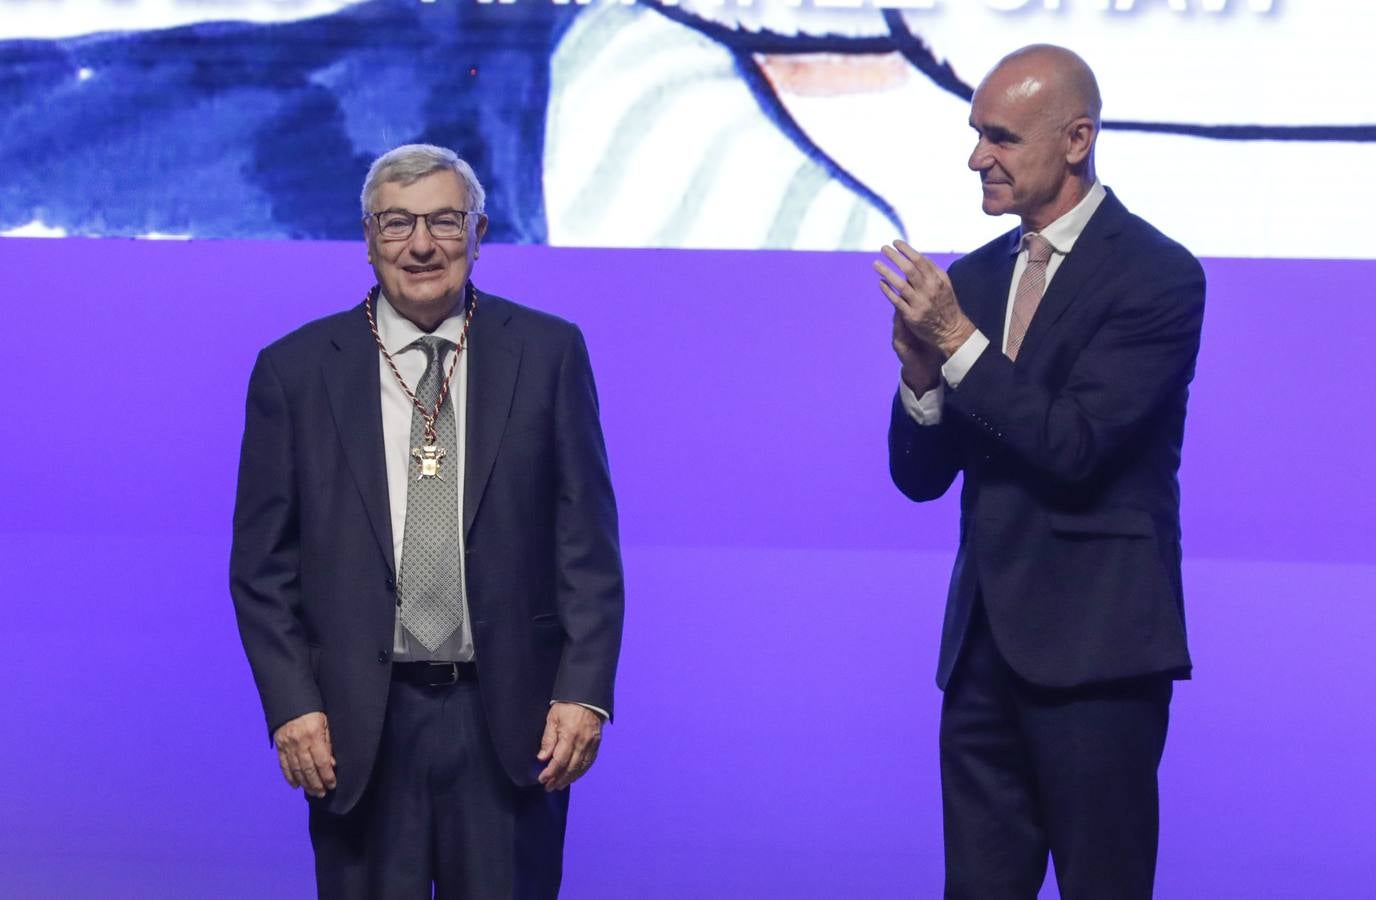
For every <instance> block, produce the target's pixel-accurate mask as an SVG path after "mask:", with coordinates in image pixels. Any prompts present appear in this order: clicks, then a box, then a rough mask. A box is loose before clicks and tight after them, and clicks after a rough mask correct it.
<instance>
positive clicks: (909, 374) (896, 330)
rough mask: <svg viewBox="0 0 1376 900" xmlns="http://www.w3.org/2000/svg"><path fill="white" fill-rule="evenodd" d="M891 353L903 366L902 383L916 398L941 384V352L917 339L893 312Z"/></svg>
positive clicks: (895, 312) (901, 318)
mask: <svg viewBox="0 0 1376 900" xmlns="http://www.w3.org/2000/svg"><path fill="white" fill-rule="evenodd" d="M893 351H894V352H895V353H897V354H898V361H899V362H901V363H902V364H903V383H904V384H906V385H907V386H908V388H909V389H910V390H911V391H912V392H913V393H914V394H916V395H917V396H919V397H921V396H922V395H923V394H925V393H927V392H928V391H930V390H931V389H932V388H934V387H936V386H937V385H938V384H940V383H941V364H942V363H943V362H945V360H944V359H943V358H942V356H941V351H940V350H938V349H937V348H936V347H933V346H932V345H931V344H929V343H927V342H926V341H924V340H922V339H921V338H919V337H918V336H917V335H915V334H913V333H912V332H911V331H909V330H908V326H907V325H905V324H903V317H902V316H900V315H899V314H898V311H897V310H894V314H893Z"/></svg>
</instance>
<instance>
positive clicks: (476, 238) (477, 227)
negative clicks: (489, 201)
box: [473, 213, 487, 259]
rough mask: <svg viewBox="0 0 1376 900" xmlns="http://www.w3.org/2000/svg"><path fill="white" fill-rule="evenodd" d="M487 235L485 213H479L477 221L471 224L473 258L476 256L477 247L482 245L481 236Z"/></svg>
mask: <svg viewBox="0 0 1376 900" xmlns="http://www.w3.org/2000/svg"><path fill="white" fill-rule="evenodd" d="M486 236H487V213H479V214H478V221H477V222H475V223H474V225H473V258H474V259H477V258H478V248H479V247H481V246H482V243H483V238H484V237H486Z"/></svg>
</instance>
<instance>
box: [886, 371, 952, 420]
mask: <svg viewBox="0 0 1376 900" xmlns="http://www.w3.org/2000/svg"><path fill="white" fill-rule="evenodd" d="M945 396H946V387H945V385H943V384H942V383H941V382H939V381H938V382H937V385H936V387H934V388H932V389H931V390H930V391H927V392H926V393H925V394H923V395H922V396H921V397H919V396H917V392H916V391H914V390H913V389H912V388H910V387H908V383H907V382H906V381H904V380H903V379H902V378H900V379H898V397H899V401H900V402H901V403H902V404H903V409H904V410H905V411H906V412H907V413H908V418H910V419H912V420H913V421H914V422H916V423H917V424H919V425H940V424H941V401H942V399H943V398H945Z"/></svg>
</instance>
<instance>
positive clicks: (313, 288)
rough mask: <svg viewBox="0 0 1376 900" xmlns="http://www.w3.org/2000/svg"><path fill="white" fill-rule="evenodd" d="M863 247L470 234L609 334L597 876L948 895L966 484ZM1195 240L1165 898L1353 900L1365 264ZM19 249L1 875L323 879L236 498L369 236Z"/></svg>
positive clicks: (180, 880) (1367, 574)
mask: <svg viewBox="0 0 1376 900" xmlns="http://www.w3.org/2000/svg"><path fill="white" fill-rule="evenodd" d="M1129 201H1131V198H1129ZM869 258H870V257H869V255H868V254H863V253H853V254H848V253H829V254H823V253H746V252H697V251H681V250H638V251H637V250H597V251H594V250H569V249H560V248H551V247H541V246H503V245H493V246H489V247H486V248H484V252H483V255H482V259H481V260H480V263H479V266H478V269H477V281H478V283H479V284H480V285H481V286H482V287H483V288H484V289H486V290H490V291H494V292H497V293H501V294H505V295H508V296H511V297H512V298H514V299H517V300H520V301H523V302H527V303H531V304H534V305H537V306H541V307H543V308H546V309H549V310H552V311H554V312H556V313H559V314H561V315H564V316H567V317H569V318H572V319H573V320H575V321H577V322H578V323H580V324H581V325H582V326H583V328H584V330H585V332H586V334H587V338H588V344H589V348H590V351H591V354H592V359H593V363H594V366H595V369H596V372H597V375H598V383H599V389H600V394H601V399H602V409H603V417H604V423H605V427H606V432H607V441H608V447H609V452H610V456H611V464H612V468H613V474H614V477H615V482H616V487H617V492H618V497H619V501H620V506H621V510H622V515H623V534H624V542H625V552H626V569H627V588H628V609H627V632H626V645H625V647H626V649H625V655H624V661H623V670H622V676H621V679H620V696H619V707H618V708H619V716H618V721H617V723H616V724H614V725H612V726H611V727H610V728H609V729H608V733H607V738H606V742H605V745H604V752H603V754H602V757H601V760H600V762H599V764H598V767H597V769H596V770H595V771H594V772H593V773H592V775H591V776H590V777H589V778H588V780H587V782H586V783H584V784H580V785H579V786H578V787H577V788H576V789H575V795H576V797H575V800H574V806H573V814H572V820H571V825H570V834H569V852H568V868H567V872H568V875H567V880H566V883H567V890H566V893H565V896H567V897H569V898H572V900H658V898H666V900H668V898H673V900H677V898H685V900H686V898H713V900H736V898H739V900H756V898H762V897H771V898H772V897H778V898H835V897H864V898H877V900H883V898H895V900H896V898H910V897H930V896H936V895H937V894H938V893H939V889H940V888H939V885H940V878H941V849H940V848H941V835H940V811H939V809H940V808H939V786H938V784H937V765H936V734H935V729H936V722H937V715H938V705H939V694H938V692H937V690H936V688H935V686H934V684H933V672H934V668H935V650H936V641H937V633H938V629H939V624H940V620H941V604H942V599H943V595H944V592H945V580H946V576H947V573H948V571H949V566H950V562H951V557H952V554H953V550H954V547H955V540H956V509H955V507H954V503H953V501H952V500H951V499H950V498H947V499H945V500H942V501H940V502H936V503H933V504H928V505H914V504H911V503H908V502H907V501H906V500H904V499H903V498H902V497H901V496H900V495H899V494H898V492H897V491H896V489H894V488H893V487H892V486H891V485H890V484H889V482H888V476H887V468H886V458H885V439H884V434H885V428H886V424H887V416H888V408H889V402H890V399H891V397H892V393H893V391H894V389H895V387H896V384H897V371H896V366H895V363H894V361H893V359H892V352H891V350H890V349H889V327H890V325H889V312H888V307H887V304H886V303H885V301H884V300H883V299H882V298H881V297H880V296H879V295H878V293H877V292H876V290H875V287H874V284H873V275H872V273H871V270H870V268H869ZM944 261H945V259H944V258H943V262H944ZM1205 267H1206V269H1207V272H1208V276H1209V280H1210V297H1209V309H1208V314H1207V321H1206V326H1205V335H1204V346H1203V351H1202V354H1201V358H1200V369H1199V376H1198V378H1197V380H1196V384H1195V388H1194V391H1193V398H1192V407H1191V417H1190V422H1189V427H1188V433H1187V438H1186V446H1185V468H1184V471H1183V472H1182V481H1183V491H1184V530H1185V551H1186V559H1187V562H1186V568H1185V581H1186V593H1187V604H1188V607H1189V614H1190V629H1191V639H1192V644H1193V649H1194V653H1195V659H1196V662H1197V671H1196V680H1194V681H1193V682H1190V683H1187V684H1182V685H1181V686H1180V688H1179V690H1178V691H1177V693H1176V701H1175V704H1174V706H1173V721H1172V734H1171V738H1170V742H1169V745H1168V748H1167V752H1166V758H1165V762H1164V764H1163V769H1162V783H1163V807H1164V809H1163V821H1164V828H1163V833H1162V849H1161V865H1160V885H1161V891H1160V894H1161V896H1162V897H1164V898H1184V900H1195V898H1200V900H1203V898H1208V900H1224V898H1240V900H1241V898H1248V900H1250V898H1256V897H1266V898H1295V900H1300V898H1312V897H1324V898H1335V900H1344V898H1352V900H1357V898H1362V897H1365V896H1367V895H1368V894H1369V891H1370V871H1371V864H1372V859H1373V857H1372V842H1371V838H1370V828H1369V815H1368V811H1369V810H1370V809H1371V808H1372V806H1373V805H1374V804H1376V776H1373V774H1372V769H1371V766H1370V764H1369V761H1370V760H1371V759H1372V758H1374V757H1376V726H1373V725H1372V724H1371V720H1370V716H1368V715H1365V714H1364V710H1366V709H1367V708H1368V707H1369V705H1370V704H1369V698H1368V694H1369V686H1370V685H1371V684H1372V683H1373V681H1376V662H1374V661H1373V655H1372V654H1371V653H1370V651H1369V648H1368V647H1367V643H1368V636H1369V635H1370V634H1371V633H1372V632H1373V629H1374V628H1376V609H1373V606H1372V596H1371V585H1372V583H1373V577H1376V551H1373V550H1372V544H1371V541H1370V539H1369V535H1370V534H1371V533H1372V532H1373V530H1376V521H1374V518H1376V513H1374V512H1373V507H1372V504H1371V502H1370V498H1371V496H1372V495H1373V487H1376V485H1373V476H1372V474H1371V467H1370V466H1369V465H1368V462H1369V460H1368V456H1369V448H1370V446H1371V444H1372V439H1373V426H1372V424H1371V417H1370V416H1369V415H1368V414H1367V413H1366V410H1368V409H1369V407H1370V401H1369V398H1367V397H1366V396H1365V393H1366V391H1367V390H1368V386H1369V385H1370V384H1372V383H1373V380H1374V379H1376V362H1373V360H1372V357H1371V356H1370V354H1369V353H1367V352H1366V348H1365V344H1366V343H1368V336H1369V335H1370V334H1371V333H1372V332H1373V328H1374V327H1376V312H1373V309H1372V306H1371V304H1370V302H1369V299H1370V296H1371V293H1370V284H1371V281H1372V279H1373V277H1376V269H1373V267H1372V264H1371V263H1369V262H1342V261H1297V260H1290V261H1280V260H1269V261H1268V260H1237V259H1208V260H1206V261H1205ZM0 273H3V274H2V275H0V280H2V281H3V288H4V295H5V296H6V297H7V298H9V304H8V319H7V321H8V324H9V326H10V327H9V334H10V336H11V340H10V341H9V342H8V344H7V348H6V351H5V353H4V354H3V357H0V358H2V359H3V373H4V377H5V381H6V383H7V384H8V385H9V390H7V391H6V392H5V393H4V399H3V401H0V421H3V422H4V429H5V431H4V434H5V441H4V443H3V445H0V467H3V471H4V472H5V478H4V482H3V484H4V488H3V492H4V493H3V503H0V577H3V582H4V584H5V585H6V588H5V591H4V597H5V603H4V608H5V611H6V614H7V620H8V622H7V628H6V631H5V634H6V635H7V637H8V638H9V640H8V641H7V644H6V649H7V651H8V654H9V671H10V679H9V681H10V687H9V689H8V690H6V691H4V692H0V718H3V720H4V721H5V722H6V723H8V730H7V732H6V740H5V741H4V742H3V743H0V772H2V773H4V774H3V775H0V884H3V885H4V886H5V890H4V893H6V894H7V895H8V896H16V897H25V898H58V897H72V896H100V897H109V898H122V897H128V898H148V897H192V896H194V897H230V898H238V897H254V898H262V900H267V898H279V897H280V898H298V897H301V896H306V895H308V894H309V892H310V890H311V887H310V885H311V863H310V851H309V847H308V844H307V841H306V832H305V808H304V804H303V803H302V801H301V800H300V798H299V796H296V795H293V793H292V792H291V791H290V790H288V789H287V788H286V787H285V786H283V785H282V784H281V782H280V775H279V774H278V772H277V766H276V761H275V759H274V756H273V754H272V752H271V751H270V749H269V748H268V745H267V740H266V735H265V733H264V728H263V723H262V718H261V713H260V711H259V708H258V704H257V699H256V696H255V695H254V691H253V686H252V683H251V680H250V677H249V672H248V666H247V664H246V663H245V662H244V660H243V657H242V651H241V649H240V647H239V645H238V639H237V635H236V633H235V630H234V623H233V616H232V611H231V607H230V601H229V596H228V589H227V583H226V582H227V577H226V567H227V556H228V546H229V530H230V511H231V504H232V494H233V483H234V474H235V461H236V456H237V451H238V440H239V434H240V429H241V426H242V415H243V414H242V406H243V393H244V388H245V384H246V380H247V376H248V371H249V367H250V365H251V364H252V360H253V356H254V354H255V352H256V351H257V349H258V348H259V347H260V346H262V345H263V344H265V343H267V342H268V341H270V340H272V339H274V338H276V337H278V336H279V335H281V334H282V333H284V332H285V331H287V330H289V329H291V328H293V327H295V326H296V325H298V324H300V323H301V322H303V321H304V320H306V319H308V318H310V317H313V316H316V315H322V314H325V313H329V312H333V311H336V310H339V309H343V308H346V307H349V306H351V305H354V304H357V303H358V302H359V301H360V300H361V298H362V295H363V292H364V291H365V290H366V289H367V287H368V286H369V285H370V283H371V281H370V277H369V276H370V273H369V271H368V269H367V267H366V264H365V262H364V259H363V248H362V245H361V243H358V242H355V243H332V242H282V241H200V242H191V243H160V242H148V241H125V240H99V241H97V240H77V239H69V240H62V241H46V240H33V239H22V238H15V239H9V240H5V241H0ZM360 314H361V313H360ZM479 314H480V315H481V312H480V313H479ZM1047 896H1054V890H1052V889H1048V891H1047Z"/></svg>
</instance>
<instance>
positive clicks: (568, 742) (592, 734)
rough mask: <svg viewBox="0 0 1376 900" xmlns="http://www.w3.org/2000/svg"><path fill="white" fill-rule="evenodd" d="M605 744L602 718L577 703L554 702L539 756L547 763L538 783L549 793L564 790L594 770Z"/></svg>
mask: <svg viewBox="0 0 1376 900" xmlns="http://www.w3.org/2000/svg"><path fill="white" fill-rule="evenodd" d="M601 743H602V717H601V716H599V715H598V714H597V713H595V712H593V711H592V710H590V709H588V708H587V707H586V706H579V705H578V704H577V703H553V704H551V705H550V708H549V714H548V715H546V716H545V734H544V737H542V738H540V752H539V753H538V754H537V755H536V757H535V758H536V759H538V760H539V761H540V762H542V763H548V765H546V766H545V769H544V771H543V772H541V773H540V776H539V780H540V783H541V784H542V785H544V786H545V790H547V791H562V790H563V789H564V788H566V787H568V786H569V785H571V784H573V783H574V782H575V781H577V780H578V779H579V778H582V777H583V775H584V774H586V773H587V771H588V769H591V768H592V764H593V761H594V760H596V759H597V748H598V746H599V745H600V744H601Z"/></svg>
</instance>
